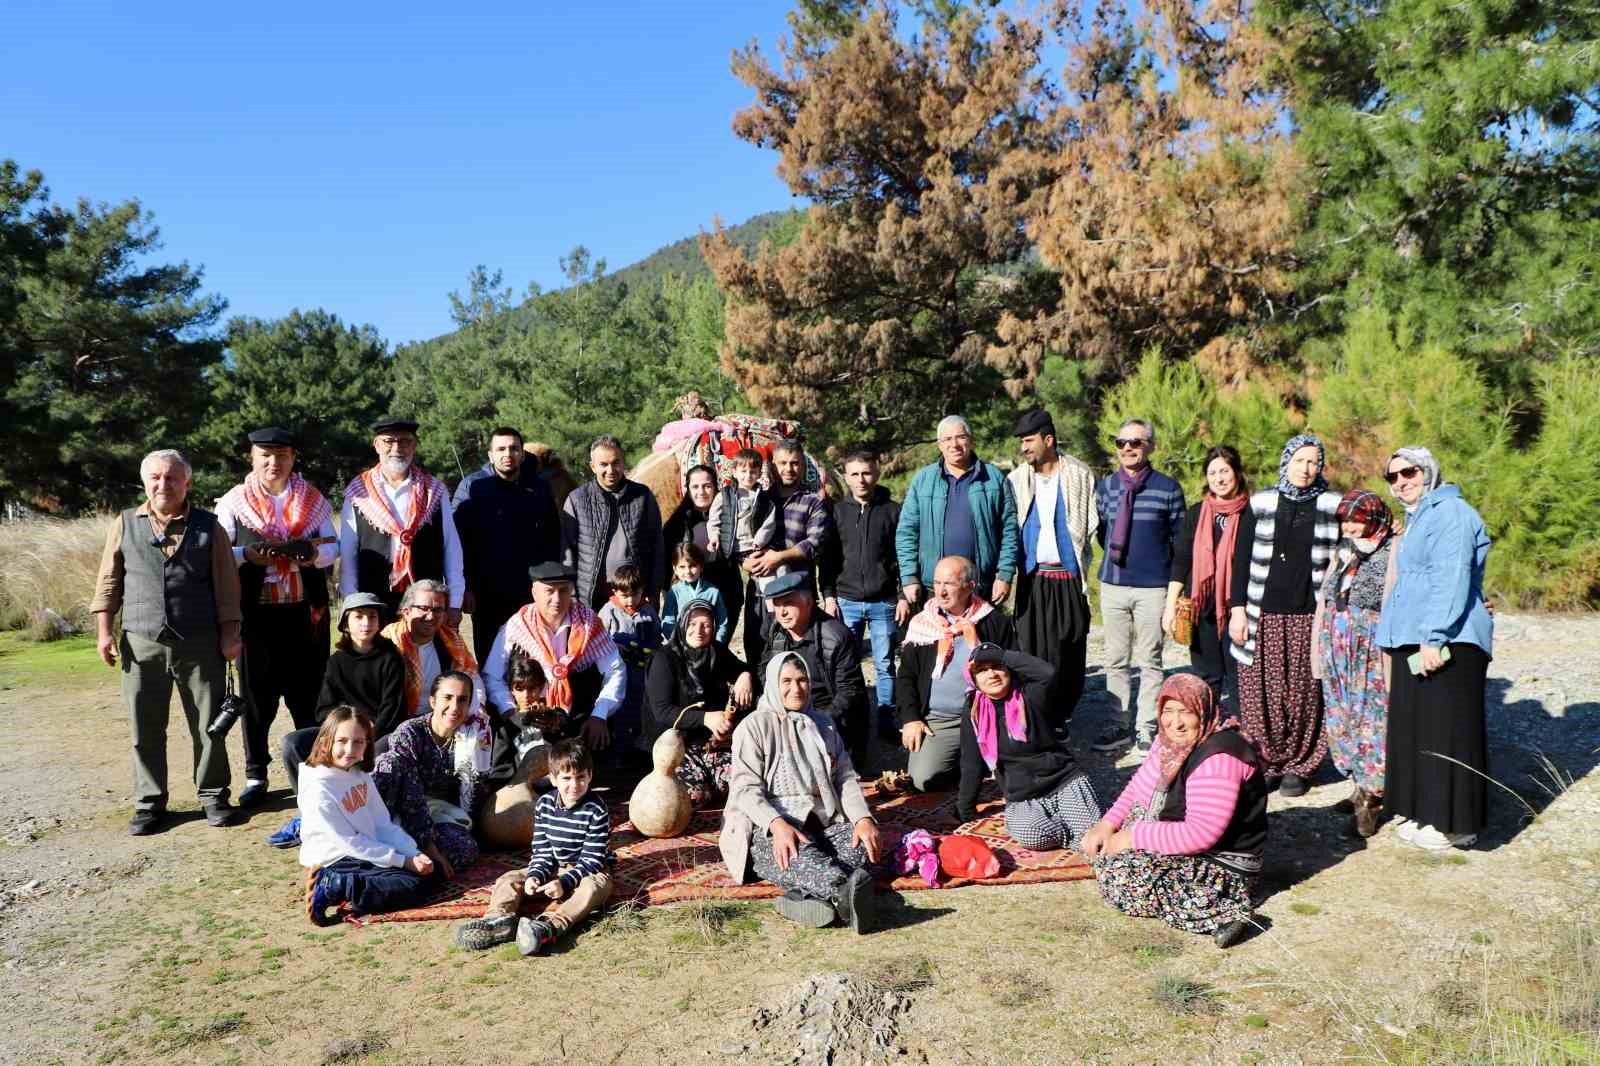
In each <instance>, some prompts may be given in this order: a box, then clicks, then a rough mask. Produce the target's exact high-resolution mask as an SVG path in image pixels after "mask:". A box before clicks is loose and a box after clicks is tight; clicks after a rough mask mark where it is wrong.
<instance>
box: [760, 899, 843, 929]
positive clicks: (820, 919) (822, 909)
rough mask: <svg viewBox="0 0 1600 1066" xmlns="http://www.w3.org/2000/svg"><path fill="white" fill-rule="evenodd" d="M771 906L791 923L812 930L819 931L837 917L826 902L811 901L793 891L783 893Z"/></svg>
mask: <svg viewBox="0 0 1600 1066" xmlns="http://www.w3.org/2000/svg"><path fill="white" fill-rule="evenodd" d="M772 905H773V907H774V908H776V909H777V912H778V913H779V914H781V915H783V916H784V917H785V918H787V919H789V920H790V921H791V922H794V923H796V924H798V925H804V926H808V927H809V928H812V929H821V928H822V927H823V926H825V925H827V924H828V923H829V922H831V921H833V920H834V918H836V917H838V915H837V914H836V913H835V912H834V909H833V907H832V905H830V904H829V903H828V902H827V901H825V900H820V899H812V898H811V897H810V896H804V895H801V894H800V893H799V892H794V891H789V892H785V893H784V894H783V895H782V896H781V897H780V898H779V899H777V900H775V901H774V902H773V904H772Z"/></svg>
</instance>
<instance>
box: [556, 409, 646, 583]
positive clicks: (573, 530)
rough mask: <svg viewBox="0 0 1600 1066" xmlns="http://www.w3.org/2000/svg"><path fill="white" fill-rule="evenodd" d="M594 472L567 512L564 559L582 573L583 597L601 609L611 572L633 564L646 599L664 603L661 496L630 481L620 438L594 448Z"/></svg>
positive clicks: (603, 440) (575, 493) (591, 457)
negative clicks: (661, 600)
mask: <svg viewBox="0 0 1600 1066" xmlns="http://www.w3.org/2000/svg"><path fill="white" fill-rule="evenodd" d="M589 469H590V470H591V471H593V473H594V480H593V481H591V482H587V483H586V484H583V485H579V486H578V487H577V488H576V489H574V490H573V491H572V494H571V495H569V496H568V497H567V502H566V504H565V505H564V506H563V507H562V508H561V561H562V562H563V563H565V564H566V565H567V566H568V567H570V568H571V569H573V570H575V571H577V573H578V588H577V592H578V596H579V597H580V598H581V599H582V600H583V601H584V602H585V603H587V604H588V605H589V606H590V607H592V608H594V609H595V610H599V609H600V607H601V606H602V605H604V604H605V602H606V600H607V599H608V598H610V595H611V590H610V587H609V585H608V584H607V578H608V577H609V575H610V574H611V572H612V571H613V570H615V569H616V568H617V567H619V566H621V565H623V564H624V563H632V564H633V565H634V566H637V567H638V568H639V573H640V574H642V575H643V576H644V582H645V586H644V593H645V599H646V600H647V601H648V602H650V603H655V604H659V602H660V599H661V593H662V590H663V589H665V588H666V576H667V556H666V549H665V548H664V547H663V546H662V543H661V509H660V508H659V507H658V506H657V505H656V498H655V495H654V494H653V493H651V491H650V490H649V489H647V488H645V487H644V486H643V485H641V484H639V483H638V482H637V481H629V480H628V464H627V461H626V460H625V459H624V458H623V455H622V445H621V444H620V443H619V442H618V441H617V438H615V437H612V436H609V435H602V436H599V437H596V438H595V439H594V443H593V444H591V445H589Z"/></svg>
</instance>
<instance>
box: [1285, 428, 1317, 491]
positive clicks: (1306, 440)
mask: <svg viewBox="0 0 1600 1066" xmlns="http://www.w3.org/2000/svg"><path fill="white" fill-rule="evenodd" d="M1305 447H1312V448H1315V449H1317V477H1316V480H1315V481H1313V482H1311V484H1309V485H1307V486H1306V487H1305V488H1301V487H1300V486H1299V485H1295V484H1293V483H1291V482H1290V481H1289V460H1290V459H1291V458H1292V457H1293V456H1294V453H1295V452H1297V451H1299V450H1300V449H1301V448H1305ZM1327 465H1328V453H1327V452H1326V451H1325V450H1324V449H1323V447H1322V441H1321V440H1320V439H1319V438H1318V437H1317V436H1316V435H1315V434H1312V433H1297V434H1295V435H1294V436H1292V437H1290V438H1289V443H1288V444H1285V445H1284V446H1283V452H1282V453H1281V454H1280V455H1279V456H1278V491H1279V492H1281V493H1282V494H1283V495H1285V496H1287V497H1288V498H1289V499H1291V500H1294V501H1295V502H1296V503H1298V502H1300V501H1301V500H1309V499H1312V498H1313V497H1315V496H1318V495H1320V494H1322V493H1324V492H1327V491H1328V479H1327V478H1325V477H1323V476H1322V471H1323V468H1324V467H1326V466H1327Z"/></svg>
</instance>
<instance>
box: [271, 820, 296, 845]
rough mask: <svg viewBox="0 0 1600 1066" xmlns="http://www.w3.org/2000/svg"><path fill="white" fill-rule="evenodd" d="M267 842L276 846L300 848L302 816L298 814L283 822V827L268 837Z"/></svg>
mask: <svg viewBox="0 0 1600 1066" xmlns="http://www.w3.org/2000/svg"><path fill="white" fill-rule="evenodd" d="M267 843H268V844H271V845H272V846H273V847H275V848H298V847H299V846H300V816H299V815H298V814H297V815H295V816H294V817H293V818H290V819H289V820H288V821H287V822H284V823H283V828H281V829H279V830H278V831H277V832H276V833H273V834H271V835H270V836H268V837H267Z"/></svg>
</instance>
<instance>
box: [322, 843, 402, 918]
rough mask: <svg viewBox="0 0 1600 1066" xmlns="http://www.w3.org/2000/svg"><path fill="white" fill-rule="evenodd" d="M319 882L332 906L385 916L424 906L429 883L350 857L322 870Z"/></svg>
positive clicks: (398, 869)
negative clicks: (424, 893)
mask: <svg viewBox="0 0 1600 1066" xmlns="http://www.w3.org/2000/svg"><path fill="white" fill-rule="evenodd" d="M317 880H318V882H319V883H320V884H321V885H322V886H323V889H324V893H325V896H326V898H327V901H328V902H329V903H330V904H332V903H348V904H349V905H350V909H351V910H352V911H354V912H355V913H357V914H383V913H384V912H386V911H399V910H405V909H406V908H407V907H414V906H416V905H417V904H418V903H420V902H421V901H422V893H423V890H424V888H426V886H427V884H428V880H429V879H428V878H426V877H423V876H422V875H421V874H414V873H412V872H411V871H410V870H407V869H404V868H403V867H399V866H375V865H373V864H372V863H370V862H362V861H361V860H360V859H352V858H349V857H346V858H343V859H339V860H338V861H337V862H332V863H329V864H328V865H327V866H324V867H322V869H321V870H319V871H317Z"/></svg>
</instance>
